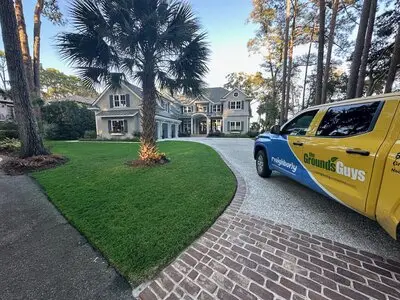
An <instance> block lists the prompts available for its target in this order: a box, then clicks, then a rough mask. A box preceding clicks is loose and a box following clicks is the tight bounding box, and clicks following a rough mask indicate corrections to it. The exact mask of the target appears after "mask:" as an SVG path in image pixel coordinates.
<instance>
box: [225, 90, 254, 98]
mask: <svg viewBox="0 0 400 300" xmlns="http://www.w3.org/2000/svg"><path fill="white" fill-rule="evenodd" d="M235 93H237V94H238V96H237V97H235ZM222 98H223V99H229V100H234V99H239V100H243V99H246V100H249V96H247V95H246V94H245V93H244V92H243V91H242V90H240V89H238V88H234V89H233V90H231V91H229V92H228V93H227V94H225V95H224V96H223V97H222Z"/></svg>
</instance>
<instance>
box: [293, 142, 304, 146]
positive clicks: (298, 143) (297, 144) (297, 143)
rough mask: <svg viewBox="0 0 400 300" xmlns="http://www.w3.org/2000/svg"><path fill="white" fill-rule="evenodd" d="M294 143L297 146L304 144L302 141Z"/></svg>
mask: <svg viewBox="0 0 400 300" xmlns="http://www.w3.org/2000/svg"><path fill="white" fill-rule="evenodd" d="M293 145H295V146H303V143H301V142H293Z"/></svg>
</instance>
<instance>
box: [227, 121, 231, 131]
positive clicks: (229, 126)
mask: <svg viewBox="0 0 400 300" xmlns="http://www.w3.org/2000/svg"><path fill="white" fill-rule="evenodd" d="M227 125H228V131H231V122H230V121H228V124H227Z"/></svg>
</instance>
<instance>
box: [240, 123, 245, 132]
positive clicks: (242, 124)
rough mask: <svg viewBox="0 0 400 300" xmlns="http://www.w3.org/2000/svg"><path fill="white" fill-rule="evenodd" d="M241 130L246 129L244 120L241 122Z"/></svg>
mask: <svg viewBox="0 0 400 300" xmlns="http://www.w3.org/2000/svg"><path fill="white" fill-rule="evenodd" d="M240 130H241V131H243V130H244V122H243V121H241V122H240Z"/></svg>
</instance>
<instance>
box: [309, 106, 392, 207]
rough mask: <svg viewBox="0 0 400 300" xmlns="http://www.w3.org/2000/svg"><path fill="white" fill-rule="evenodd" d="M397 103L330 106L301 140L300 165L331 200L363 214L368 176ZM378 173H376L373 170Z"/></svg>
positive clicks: (368, 182)
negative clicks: (302, 146) (316, 125)
mask: <svg viewBox="0 0 400 300" xmlns="http://www.w3.org/2000/svg"><path fill="white" fill-rule="evenodd" d="M396 105H397V102H395V101H387V102H386V103H384V102H383V101H371V102H364V103H355V104H347V105H340V106H333V107H331V108H329V109H327V111H326V112H325V114H324V116H323V118H322V121H321V122H320V124H319V126H318V128H317V129H316V130H315V132H314V134H313V135H314V136H310V137H306V141H304V158H303V164H304V165H305V166H306V168H307V169H308V170H309V171H310V172H311V174H312V176H313V177H314V179H315V180H316V182H317V184H318V185H320V186H321V188H323V189H324V190H325V191H326V192H327V193H328V194H329V196H331V197H332V198H334V199H336V200H338V201H339V202H342V203H344V204H346V205H348V206H350V207H352V208H353V209H355V210H357V211H359V212H365V211H366V200H367V196H368V192H369V187H370V182H371V175H372V172H373V167H374V163H375V158H376V155H377V152H378V150H379V148H380V147H381V145H382V143H383V141H384V140H385V137H386V134H387V132H388V129H389V126H390V124H391V121H392V119H393V116H394V112H395V110H396ZM376 171H378V170H376Z"/></svg>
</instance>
